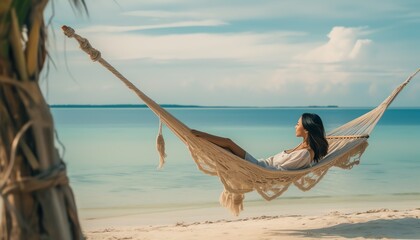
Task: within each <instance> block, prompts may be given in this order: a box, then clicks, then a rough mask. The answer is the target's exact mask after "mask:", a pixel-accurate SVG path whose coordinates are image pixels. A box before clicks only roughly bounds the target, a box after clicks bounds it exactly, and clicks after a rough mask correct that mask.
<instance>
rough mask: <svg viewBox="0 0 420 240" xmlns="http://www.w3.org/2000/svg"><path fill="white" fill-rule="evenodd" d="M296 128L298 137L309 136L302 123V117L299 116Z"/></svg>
mask: <svg viewBox="0 0 420 240" xmlns="http://www.w3.org/2000/svg"><path fill="white" fill-rule="evenodd" d="M295 129H296V137H303V138H305V137H306V136H307V133H306V131H305V128H303V125H302V117H300V118H299V120H298V122H297V124H296V126H295Z"/></svg>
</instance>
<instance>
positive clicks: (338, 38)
mask: <svg viewBox="0 0 420 240" xmlns="http://www.w3.org/2000/svg"><path fill="white" fill-rule="evenodd" d="M366 34H367V31H366V28H365V27H359V28H348V27H334V28H333V29H332V30H331V32H330V33H329V34H328V39H329V40H328V42H327V43H325V44H323V45H321V46H319V47H317V48H315V49H313V50H311V51H309V52H308V53H304V54H302V55H300V56H298V57H297V59H298V60H303V61H307V62H315V63H337V62H343V61H348V60H352V59H356V58H357V57H358V56H359V55H361V53H362V49H363V48H365V47H366V46H368V45H369V44H370V43H371V42H372V41H371V40H370V39H358V38H359V37H360V36H362V35H366Z"/></svg>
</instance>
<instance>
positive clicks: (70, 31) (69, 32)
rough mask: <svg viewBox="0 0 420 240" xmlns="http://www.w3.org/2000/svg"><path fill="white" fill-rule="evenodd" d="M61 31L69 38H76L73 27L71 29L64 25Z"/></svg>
mask: <svg viewBox="0 0 420 240" xmlns="http://www.w3.org/2000/svg"><path fill="white" fill-rule="evenodd" d="M61 29H62V30H63V32H64V34H65V35H66V36H67V37H69V38H71V37H73V36H74V33H75V31H74V29H73V28H71V27H69V26H66V25H64V26H62V27H61Z"/></svg>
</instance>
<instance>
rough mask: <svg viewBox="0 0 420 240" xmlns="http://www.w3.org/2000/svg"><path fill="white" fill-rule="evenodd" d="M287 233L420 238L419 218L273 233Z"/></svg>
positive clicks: (303, 236)
mask: <svg viewBox="0 0 420 240" xmlns="http://www.w3.org/2000/svg"><path fill="white" fill-rule="evenodd" d="M284 231H287V232H288V233H287V235H290V236H294V237H302V238H305V237H308V238H322V237H326V238H328V237H342V238H358V237H365V238H374V239H377V238H387V239H420V219H417V218H402V219H383V220H382V219H379V220H372V221H368V222H363V223H342V224H338V225H335V226H331V227H326V228H319V229H304V230H296V229H289V230H281V231H280V230H279V231H274V232H272V234H273V235H283V234H284Z"/></svg>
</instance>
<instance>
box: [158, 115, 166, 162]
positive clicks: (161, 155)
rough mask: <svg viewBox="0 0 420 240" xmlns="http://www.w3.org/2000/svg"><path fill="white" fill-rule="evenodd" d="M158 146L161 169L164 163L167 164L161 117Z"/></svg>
mask: <svg viewBox="0 0 420 240" xmlns="http://www.w3.org/2000/svg"><path fill="white" fill-rule="evenodd" d="M156 148H157V150H158V152H159V166H158V169H161V168H162V167H163V164H165V157H166V153H165V139H163V135H162V121H160V119H159V132H158V136H157V138H156Z"/></svg>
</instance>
